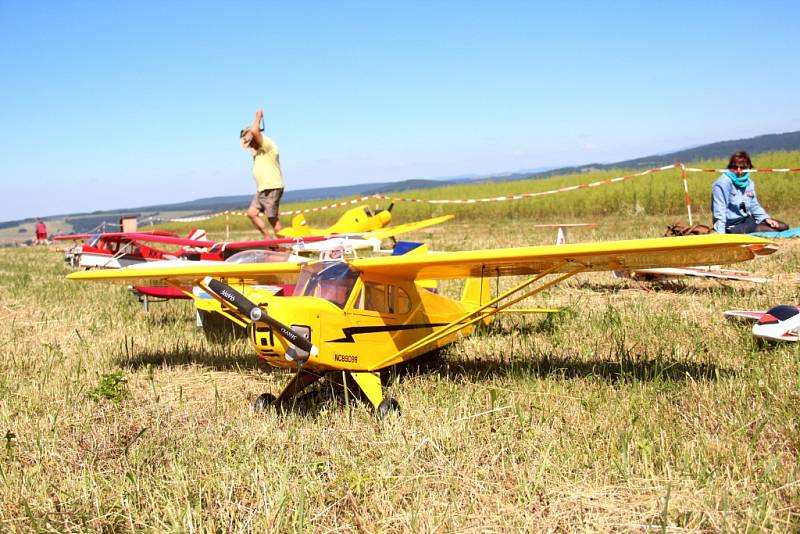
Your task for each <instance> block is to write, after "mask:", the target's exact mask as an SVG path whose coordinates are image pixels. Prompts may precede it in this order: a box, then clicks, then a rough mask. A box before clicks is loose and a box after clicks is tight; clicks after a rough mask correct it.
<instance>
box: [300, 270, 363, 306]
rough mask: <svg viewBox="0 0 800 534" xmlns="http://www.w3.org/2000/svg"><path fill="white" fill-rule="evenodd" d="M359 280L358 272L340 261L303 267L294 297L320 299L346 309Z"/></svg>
mask: <svg viewBox="0 0 800 534" xmlns="http://www.w3.org/2000/svg"><path fill="white" fill-rule="evenodd" d="M356 280H358V271H355V270H353V269H352V268H351V267H350V265H348V264H347V263H345V262H339V261H323V262H315V263H312V264H308V265H303V267H302V268H301V269H300V278H299V279H298V281H297V286H296V287H295V290H294V296H296V297H297V296H301V297H319V298H323V299H325V300H327V301H328V302H332V303H333V304H336V305H337V306H339V307H340V308H344V305H345V303H347V299H348V297H350V292H351V291H352V290H353V286H355V283H356Z"/></svg>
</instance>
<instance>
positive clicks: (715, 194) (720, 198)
mask: <svg viewBox="0 0 800 534" xmlns="http://www.w3.org/2000/svg"><path fill="white" fill-rule="evenodd" d="M752 167H753V164H752V162H751V161H750V156H748V155H747V152H736V153H734V154H733V155H732V156H731V159H730V160H729V161H728V169H729V170H728V172H726V173H724V174H722V176H720V177H719V178H717V181H716V182H714V185H712V186H711V214H712V217H713V218H714V231H715V232H717V233H719V234H726V233H727V234H750V233H753V232H781V231H783V230H786V229H788V228H789V226H788V225H787V224H786V223H783V222H781V221H778V220H776V219H773V218H771V217H770V216H769V215H768V214H767V212H766V211H764V208H762V207H761V204H759V203H758V199H757V198H756V189H755V186H754V184H753V181H752V180H751V179H750V173H749V172H747V170H748V169H750V168H752Z"/></svg>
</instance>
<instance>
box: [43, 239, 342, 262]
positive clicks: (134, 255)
mask: <svg viewBox="0 0 800 534" xmlns="http://www.w3.org/2000/svg"><path fill="white" fill-rule="evenodd" d="M54 239H55V240H58V241H68V240H71V241H83V244H82V245H80V246H79V247H75V248H73V249H70V250H67V252H65V255H64V259H65V260H67V261H70V263H72V264H75V263H77V264H78V266H80V267H84V268H87V269H88V268H91V267H99V268H104V269H119V268H121V267H128V266H130V265H134V264H137V263H143V262H148V261H158V260H175V259H184V260H210V261H222V260H224V259H225V258H227V257H229V256H231V255H233V254H235V253H236V252H238V251H240V250H246V249H257V248H262V249H277V248H291V247H293V246H295V245H298V243H299V241H298V240H297V239H291V238H279V239H264V240H260V241H239V242H234V243H222V242H215V241H208V240H207V239H205V232H204V231H202V230H192V231H190V232H189V235H188V236H187V237H185V238H183V237H179V236H178V235H177V234H174V233H172V232H165V231H163V230H154V231H152V232H105V233H101V234H74V235H62V236H56V237H54ZM325 239H326V238H325V237H308V238H304V239H303V240H302V242H303V243H313V242H315V241H324V240H325ZM151 243H158V244H161V245H170V246H173V247H178V248H177V249H174V250H164V249H161V248H157V247H155V246H153V245H151Z"/></svg>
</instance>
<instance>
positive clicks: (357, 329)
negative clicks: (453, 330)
mask: <svg viewBox="0 0 800 534" xmlns="http://www.w3.org/2000/svg"><path fill="white" fill-rule="evenodd" d="M449 324H450V323H423V324H397V325H389V324H387V325H382V326H352V327H350V328H342V333H343V334H344V337H340V338H339V339H332V340H330V341H327V343H355V341H356V340H355V339H353V336H354V335H356V334H374V333H376V332H397V331H398V330H416V329H418V328H433V327H436V326H447V325H449Z"/></svg>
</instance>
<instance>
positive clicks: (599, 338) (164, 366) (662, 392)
mask: <svg viewBox="0 0 800 534" xmlns="http://www.w3.org/2000/svg"><path fill="white" fill-rule="evenodd" d="M758 163H759V164H762V162H761V161H759V162H758ZM764 164H766V163H764ZM771 165H773V166H781V165H779V164H778V163H771ZM784 166H788V165H784ZM583 178H584V179H585V176H584V177H583ZM571 179H572V178H571ZM575 179H576V180H578V181H580V180H579V179H577V178H575ZM591 179H597V177H592V178H591ZM710 179H711V177H709V180H710ZM565 180H566V179H565ZM766 182H768V179H765V178H761V177H758V184H759V192H760V196H761V197H762V200H763V201H764V203H765V205H766V206H767V207H768V209H770V211H772V212H774V215H776V216H778V217H780V218H783V219H785V220H787V221H788V222H793V223H795V224H796V223H797V222H798V221H800V209H798V208H797V206H798V204H797V202H796V198H797V195H796V194H794V195H792V193H791V190H789V189H787V190H785V191H784V192H783V196H781V197H780V198H778V193H777V192H778V191H780V190H779V189H777V185H776V186H775V187H776V189H775V191H776V193H775V194H776V197H774V204H775V205H776V207H775V208H774V209H773V208H772V204H773V202H772V200H773V198H770V199H769V200H768V201H767V200H766V199H767V198H769V195H768V194H767V192H766V191H765V190H767V189H769V188H770V187H772V185H767V184H766ZM632 183H635V182H632ZM775 183H777V182H775ZM479 187H481V186H479ZM514 187H516V185H515V186H514ZM520 187H521V190H524V189H525V187H522V186H520ZM537 187H540V186H539V185H538V182H537ZM541 187H543V188H544V187H547V186H541ZM626 187H627V185H623V186H619V187H618V188H617V190H618V191H620V192H622V191H627V190H626V189H625V188H626ZM654 187H655V186H654ZM785 187H788V185H787V186H785ZM607 189H611V188H607ZM467 193H468V194H469V196H480V195H481V193H480V192H477V191H474V192H466V193H465V194H467ZM500 193H501V192H495V194H500ZM589 193H592V194H594V191H585V192H576V193H572V194H570V195H571V200H568V199H566V197H567V196H568V195H564V196H563V197H558V198H559V200H556V197H553V199H549V200H547V201H545V202H553V203H562V204H557V205H556V207H554V208H549V207H546V206H545V207H541V210H542V211H541V214H542V215H541V218H538V215H537V214H538V213H539V212H537V211H535V210H533V209H532V208H531V209H530V211H526V209H528V208H526V207H524V206H521V205H520V206H518V207H514V208H513V209H511V210H510V213H511V215H509V216H506V215H505V213H506V210H508V209H509V207H510V206H511V205H510V204H506V205H504V206H502V207H497V206H495V205H489V206H485V207H484V208H485V209H486V211H480V209H479V208H472V207H470V209H469V210H465V211H464V213H462V215H463V216H460V217H459V218H457V219H456V220H455V221H453V222H452V223H447V224H445V225H441V226H438V227H433V228H430V229H427V230H425V231H422V232H419V233H417V234H414V235H410V236H409V237H410V238H416V239H420V240H425V241H427V242H429V243H431V248H434V249H439V250H456V249H462V248H493V247H504V246H515V245H521V244H550V243H552V242H553V239H554V237H555V235H554V231H553V230H552V229H548V230H545V229H539V228H534V227H533V224H534V223H537V222H553V220H554V219H559V220H560V219H561V217H563V218H565V219H569V220H582V221H585V222H595V223H597V224H598V226H597V227H596V228H591V229H576V230H574V231H573V232H572V233H571V236H570V237H571V240H572V241H591V240H599V239H603V240H605V239H619V238H637V237H654V236H658V235H661V234H662V233H663V231H664V228H665V227H666V225H667V224H668V223H670V222H672V221H673V220H676V219H680V218H681V216H680V215H681V213H682V212H681V206H682V204H680V203H678V204H677V207H676V208H675V209H674V210H673V209H665V210H664V211H663V212H661V213H656V211H657V210H656V207H657V205H656V204H653V207H652V209H649V208H648V209H643V210H636V209H632V210H623V213H621V214H619V213H617V214H609V213H607V212H606V210H605V208H603V209H598V210H597V211H596V212H595V211H592V210H591V209H590V210H589V212H588V213H587V214H585V215H584V214H580V213H579V212H574V213H573V212H571V211H569V209H566V211H564V212H563V213H562V212H559V211H557V210H556V208H557V207H558V206H561V207H567V208H568V207H569V206H573V205H574V204H576V203H578V202H582V203H583V204H581V205H584V206H590V205H591V206H594V205H599V204H596V202H600V200H593V201H591V202H589V201H586V200H582V199H580V198H579V196H580V195H582V194H589ZM421 194H422V192H420V195H421ZM425 194H430V195H432V196H431V198H433V197H434V196H436V193H435V192H426V193H425ZM661 194H662V193H659V192H658V190H657V189H656V190H654V192H653V195H655V196H654V197H653V198H654V199H655V198H656V197H659V196H660V195H661ZM676 194H677V193H676ZM624 195H628V192H625V193H624ZM404 196H411V195H410V194H409V195H405V194H404ZM698 196H699V195H698ZM787 197H791V201H790V199H789V198H787ZM448 198H450V197H449V196H448ZM561 198H564V199H565V200H560V199H561ZM626 198H629V199H630V198H632V197H626ZM637 198H640V197H637ZM681 198H682V197H677V199H676V202H678V201H679V200H680V199H681ZM642 202H643V204H641V205H642V206H646V205H647V202H646V201H642ZM653 202H655V200H654V201H653ZM625 205H628V204H625ZM661 205H662V206H663V203H662V204H661ZM634 207H635V205H634ZM401 208H402V209H403V210H404V209H405V208H406V206H405V205H403V206H398V207H397V208H396V210H397V211H398V215H400V214H401V213H402V216H398V218H405V217H408V218H409V219H410V218H413V217H412V216H411V215H408V214H406V212H405V211H402V212H401ZM419 209H420V210H423V209H427V207H424V206H420V207H419ZM435 209H436V210H439V209H442V208H441V207H439V208H435ZM473 209H474V210H477V211H472V210H473ZM551 209H552V210H556V211H550V210H551ZM495 210H499V211H495ZM420 213H422V211H420ZM424 215H427V214H426V213H425V214H424ZM326 216H327V215H326ZM310 218H311V217H309V219H310ZM683 218H684V219H685V217H683ZM587 219H588V221H587ZM405 220H407V219H405ZM235 231H237V232H240V235H237V236H236V237H237V238H238V237H250V236H253V235H252V234H253V232H252V230H250V229H248V228H247V227H246V226H245V227H242V228H241V229H236V230H235ZM223 233H224V225H223V226H221V227H215V228H213V229H212V231H211V235H210V237H211V238H216V239H222V238H224V235H223ZM781 245H782V248H781V250H780V251H779V252H777V253H776V254H773V255H772V256H770V257H767V258H763V259H760V260H757V261H755V262H750V263H746V264H741V268H742V269H747V270H751V271H755V272H758V273H763V274H766V275H768V276H770V277H772V281H771V282H770V283H768V284H764V285H754V284H753V285H751V284H747V283H718V282H711V281H702V280H688V281H685V282H682V283H677V284H670V285H666V286H660V287H650V286H640V285H639V284H638V283H636V282H632V281H628V280H618V279H614V278H612V277H611V276H610V275H609V274H607V273H606V274H604V273H598V274H588V275H581V276H579V277H577V278H575V279H572V280H571V281H569V282H568V283H565V284H563V285H561V286H558V287H556V288H554V289H552V290H549V291H547V292H546V293H544V294H543V295H542V296H541V298H540V299H539V300H538V301H536V302H535V303H534V302H530V303H523V304H531V305H533V304H536V305H545V306H557V307H561V308H563V311H562V312H561V313H560V314H558V315H553V316H549V317H544V318H543V317H540V316H536V317H534V316H525V317H515V316H504V317H502V318H501V319H500V320H498V322H496V323H495V324H494V325H493V326H491V327H490V328H489V329H488V330H486V331H484V332H481V333H480V334H476V335H473V336H471V337H469V338H466V339H463V340H462V341H460V342H458V343H456V344H454V345H451V346H450V347H448V348H447V349H445V350H442V351H440V352H439V353H438V354H437V355H436V356H435V357H431V358H426V359H424V360H422V361H420V362H419V364H420V365H419V366H414V367H412V368H410V369H407V370H405V371H404V372H403V373H400V374H398V375H397V376H395V377H394V378H393V379H392V380H391V381H390V384H389V386H388V390H389V394H390V395H391V396H393V397H395V398H397V399H398V401H399V402H400V405H401V407H402V415H401V416H399V417H396V416H391V417H389V418H387V419H384V420H380V419H378V418H376V417H375V416H374V415H373V412H372V410H371V408H370V407H368V406H367V405H365V404H361V403H358V402H352V401H350V400H348V399H345V397H344V396H342V395H341V394H340V393H338V392H336V391H333V390H331V389H330V388H326V387H323V388H322V389H321V392H320V395H319V396H318V397H317V398H316V399H314V400H311V401H309V402H307V403H305V404H303V405H302V406H300V407H299V408H297V409H295V410H294V411H290V412H289V413H276V412H268V413H253V412H252V411H251V410H250V409H249V402H250V400H252V399H253V398H254V397H255V396H256V395H258V394H259V393H261V392H264V391H272V392H276V391H278V390H279V389H280V388H281V387H282V386H283V385H284V384H285V382H286V381H287V380H288V377H289V375H288V374H287V373H286V372H284V371H278V370H272V369H270V368H267V367H265V366H263V365H262V364H260V363H259V362H258V361H257V360H256V358H255V357H254V355H253V352H252V350H251V349H250V348H249V346H248V345H247V343H246V342H244V341H237V342H233V343H231V344H227V345H221V344H214V343H210V342H209V341H207V340H206V339H205V338H204V337H203V335H202V333H201V332H200V331H198V330H197V329H196V328H195V327H194V322H193V312H192V309H191V307H190V305H189V304H188V303H185V302H172V303H166V304H158V305H153V306H152V307H151V311H150V313H149V314H145V313H144V312H143V310H142V308H141V305H140V304H138V303H137V302H135V300H134V299H133V298H132V297H131V296H130V294H129V293H128V292H127V291H126V289H125V288H124V287H121V286H111V285H103V284H79V283H74V282H67V281H65V280H64V275H65V274H66V273H67V272H68V267H67V266H66V265H65V264H64V263H63V261H62V260H61V257H60V256H59V254H57V253H56V252H54V251H48V250H46V249H45V248H23V249H6V250H0V271H2V274H3V276H2V279H0V294H2V300H0V321H1V322H2V326H0V343H2V347H3V349H2V356H1V357H0V438H2V443H0V531H58V532H62V531H114V532H116V531H135V532H142V531H145V532H147V531H181V532H230V531H259V532H311V531H318V532H329V531H336V532H351V531H358V532H409V531H412V532H434V531H436V532H508V531H520V530H532V531H540V530H547V531H576V530H578V531H620V530H622V531H650V530H652V531H659V532H683V531H722V530H725V531H734V532H741V531H763V530H772V531H778V532H794V531H797V530H798V528H800V462H799V459H800V456H799V455H798V448H799V447H800V428H798V426H799V423H798V409H799V408H800V351H799V350H798V347H797V346H796V345H792V344H786V345H781V346H768V345H763V344H760V343H757V342H756V341H755V340H754V339H753V338H752V336H751V334H750V332H749V328H748V327H747V326H744V325H739V324H735V323H730V322H727V321H726V320H724V318H723V317H722V311H723V310H725V309H728V308H736V307H740V308H765V307H769V306H771V305H774V304H778V303H796V302H799V301H800V294H799V293H800V291H798V284H797V281H796V273H798V272H799V271H800V242H798V241H794V242H782V243H781ZM509 283H510V282H509Z"/></svg>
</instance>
